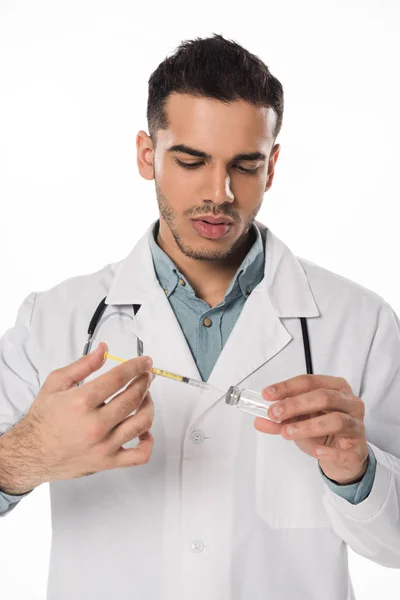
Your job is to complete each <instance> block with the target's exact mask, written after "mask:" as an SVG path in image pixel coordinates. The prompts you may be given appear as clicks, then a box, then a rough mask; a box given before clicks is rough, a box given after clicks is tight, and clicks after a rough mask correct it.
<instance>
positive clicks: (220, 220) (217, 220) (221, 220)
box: [193, 216, 232, 225]
mask: <svg viewBox="0 0 400 600" xmlns="http://www.w3.org/2000/svg"><path fill="white" fill-rule="evenodd" d="M193 220H194V221H203V222H204V223H209V224H210V225H230V224H231V223H232V220H231V219H229V218H228V217H211V216H210V217H209V216H205V217H199V218H198V219H193Z"/></svg>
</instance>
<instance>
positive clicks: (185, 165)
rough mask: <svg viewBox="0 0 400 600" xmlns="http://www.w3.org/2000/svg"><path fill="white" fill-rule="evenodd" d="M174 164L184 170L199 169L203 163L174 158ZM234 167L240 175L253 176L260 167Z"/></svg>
mask: <svg viewBox="0 0 400 600" xmlns="http://www.w3.org/2000/svg"><path fill="white" fill-rule="evenodd" d="M175 162H176V163H177V164H178V165H179V166H181V167H183V168H184V169H197V167H201V165H204V162H202V161H200V162H195V163H185V162H182V161H181V160H179V158H175ZM233 166H236V169H237V170H238V171H241V172H242V173H250V174H254V173H257V171H258V170H259V168H260V167H256V168H255V169H245V168H244V167H242V166H240V165H233Z"/></svg>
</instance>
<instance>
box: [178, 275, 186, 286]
mask: <svg viewBox="0 0 400 600" xmlns="http://www.w3.org/2000/svg"><path fill="white" fill-rule="evenodd" d="M179 283H180V284H181V285H186V281H185V280H184V279H183V277H179Z"/></svg>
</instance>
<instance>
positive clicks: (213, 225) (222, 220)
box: [191, 215, 233, 240]
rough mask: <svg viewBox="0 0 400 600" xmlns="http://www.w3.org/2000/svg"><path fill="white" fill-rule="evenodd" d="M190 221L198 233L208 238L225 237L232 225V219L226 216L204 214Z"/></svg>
mask: <svg viewBox="0 0 400 600" xmlns="http://www.w3.org/2000/svg"><path fill="white" fill-rule="evenodd" d="M191 221H192V225H193V228H194V229H195V231H196V232H197V233H198V235H200V236H201V237H202V238H207V239H209V240H217V239H220V238H222V237H225V236H226V235H227V234H228V233H229V232H230V231H231V229H232V226H233V221H232V220H231V219H229V218H228V217H214V216H213V217H210V216H207V215H206V216H204V217H202V218H201V219H192V220H191Z"/></svg>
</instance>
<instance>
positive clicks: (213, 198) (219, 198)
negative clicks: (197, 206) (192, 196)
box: [202, 166, 234, 205]
mask: <svg viewBox="0 0 400 600" xmlns="http://www.w3.org/2000/svg"><path fill="white" fill-rule="evenodd" d="M207 176H208V180H207V183H206V184H205V186H204V190H203V194H202V198H203V201H204V202H213V203H214V204H218V205H220V204H225V203H232V202H233V201H234V195H233V193H232V190H231V179H230V176H229V173H227V171H226V169H225V168H224V167H218V166H216V167H215V168H214V169H213V170H212V172H211V173H208V175H207Z"/></svg>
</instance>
